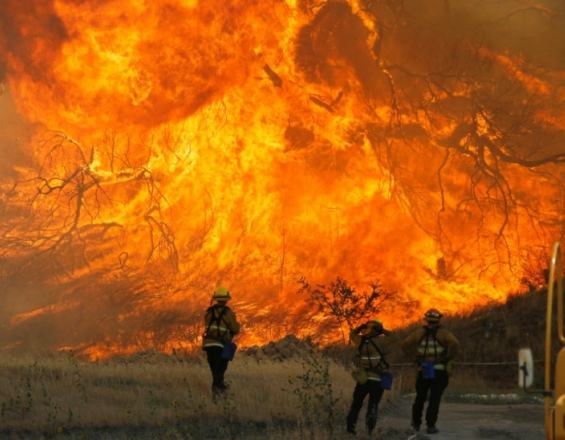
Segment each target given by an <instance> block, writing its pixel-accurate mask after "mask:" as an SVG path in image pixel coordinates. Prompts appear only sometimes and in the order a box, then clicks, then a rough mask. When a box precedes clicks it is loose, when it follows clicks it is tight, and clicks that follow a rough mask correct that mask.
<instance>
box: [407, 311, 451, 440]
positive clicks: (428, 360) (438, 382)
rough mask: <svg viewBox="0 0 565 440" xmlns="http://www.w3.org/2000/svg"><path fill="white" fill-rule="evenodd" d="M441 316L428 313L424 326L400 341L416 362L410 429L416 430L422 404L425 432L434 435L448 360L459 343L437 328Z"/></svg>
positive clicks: (437, 312) (447, 380)
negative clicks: (414, 392) (416, 369)
mask: <svg viewBox="0 0 565 440" xmlns="http://www.w3.org/2000/svg"><path fill="white" fill-rule="evenodd" d="M442 316H443V315H442V314H441V313H440V312H439V311H438V310H437V309H430V310H428V311H427V312H426V313H425V315H424V319H425V321H426V324H425V325H424V327H423V328H420V329H418V330H416V331H414V332H413V333H412V334H410V335H409V336H408V337H407V338H406V339H405V340H404V341H403V342H402V350H403V351H404V352H405V353H406V354H407V355H409V356H412V357H414V358H415V359H416V363H417V365H418V376H417V379H416V399H415V400H414V404H413V405H412V427H413V428H414V430H415V431H419V430H420V425H421V424H422V413H423V410H424V404H425V403H426V400H427V399H428V394H429V402H428V408H427V410H426V424H427V433H428V434H436V433H437V432H439V430H438V429H437V427H436V423H437V419H438V414H439V404H440V401H441V396H442V394H443V392H444V391H445V389H446V388H447V385H448V384H449V371H450V369H451V361H452V359H453V358H454V357H455V356H456V355H457V352H458V351H459V341H458V340H457V338H456V337H455V336H454V335H453V333H451V332H450V331H449V330H447V329H445V328H443V327H441V325H440V321H441V318H442Z"/></svg>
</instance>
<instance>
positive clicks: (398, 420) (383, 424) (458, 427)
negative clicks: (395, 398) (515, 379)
mask: <svg viewBox="0 0 565 440" xmlns="http://www.w3.org/2000/svg"><path fill="white" fill-rule="evenodd" d="M409 420H410V401H407V400H404V399H403V400H401V401H399V402H396V403H392V404H390V405H389V406H388V407H385V408H383V409H382V414H381V419H380V423H379V433H378V435H377V436H374V437H376V438H377V439H383V440H400V439H402V440H408V439H410V440H424V439H428V438H429V439H434V440H477V439H495V440H543V439H545V431H544V426H543V423H544V422H543V405H541V404H512V405H508V404H504V405H501V404H499V405H491V404H471V403H452V402H443V403H442V407H441V411H440V419H439V421H438V425H437V426H438V429H440V433H438V434H434V435H429V436H428V435H426V434H425V427H424V429H423V433H422V434H419V435H414V434H413V433H412V432H411V431H410V430H409V429H407V428H406V425H407V424H408V423H409ZM358 437H359V438H364V436H363V435H359V436H358Z"/></svg>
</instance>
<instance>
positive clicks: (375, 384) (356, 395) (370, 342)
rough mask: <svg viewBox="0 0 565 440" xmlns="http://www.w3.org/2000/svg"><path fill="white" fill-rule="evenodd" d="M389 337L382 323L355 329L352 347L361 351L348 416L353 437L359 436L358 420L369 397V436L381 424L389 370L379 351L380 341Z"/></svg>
mask: <svg viewBox="0 0 565 440" xmlns="http://www.w3.org/2000/svg"><path fill="white" fill-rule="evenodd" d="M388 334H389V332H388V331H387V330H385V329H384V328H383V325H382V323H381V322H380V321H377V320H371V321H368V322H366V323H365V324H363V325H361V326H359V327H357V328H355V329H353V330H352V331H351V333H350V335H349V339H350V342H351V344H352V345H354V346H355V348H356V349H357V359H356V360H357V369H356V370H355V372H354V375H353V377H354V379H355V381H356V385H355V390H354V391H353V402H352V403H351V408H350V409H349V413H348V415H347V432H349V433H350V434H355V425H356V424H357V418H358V417H359V412H360V411H361V407H362V406H363V401H364V400H365V397H367V395H369V403H368V405H367V415H366V418H365V421H366V424H367V430H368V431H369V434H371V433H372V431H373V429H374V428H375V426H376V424H377V411H378V407H379V402H380V401H381V398H382V396H383V392H384V389H385V387H384V386H383V384H382V383H381V382H382V380H383V375H384V374H385V373H388V368H389V365H388V363H387V361H386V359H385V356H384V353H383V352H382V350H381V349H380V347H379V344H380V341H378V338H379V336H381V335H388Z"/></svg>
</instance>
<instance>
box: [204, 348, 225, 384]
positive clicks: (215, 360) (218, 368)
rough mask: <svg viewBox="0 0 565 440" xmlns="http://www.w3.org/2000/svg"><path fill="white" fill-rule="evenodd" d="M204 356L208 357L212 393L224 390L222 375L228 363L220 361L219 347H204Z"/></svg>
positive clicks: (223, 360) (220, 350) (220, 351)
mask: <svg viewBox="0 0 565 440" xmlns="http://www.w3.org/2000/svg"><path fill="white" fill-rule="evenodd" d="M205 350H206V354H207V355H208V365H209V366H210V371H211V372H212V380H213V381H212V390H213V391H214V392H218V391H223V390H225V389H226V385H225V384H224V374H225V373H226V370H227V369H228V362H229V361H227V360H225V359H222V350H223V349H222V348H221V347H206V348H205Z"/></svg>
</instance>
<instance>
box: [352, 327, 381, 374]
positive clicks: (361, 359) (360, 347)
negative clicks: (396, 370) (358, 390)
mask: <svg viewBox="0 0 565 440" xmlns="http://www.w3.org/2000/svg"><path fill="white" fill-rule="evenodd" d="M378 339H379V336H378V335H373V336H370V335H369V336H362V335H360V334H359V332H358V331H356V330H352V331H351V333H350V334H349V340H350V341H351V344H353V345H354V346H355V347H356V348H357V356H358V358H357V363H358V368H360V369H363V370H364V371H365V373H366V377H367V380H373V381H379V382H380V380H381V374H382V373H384V372H385V371H388V368H389V365H388V363H387V362H386V359H385V357H384V354H383V352H382V351H381V349H380V348H379V346H378Z"/></svg>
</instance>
